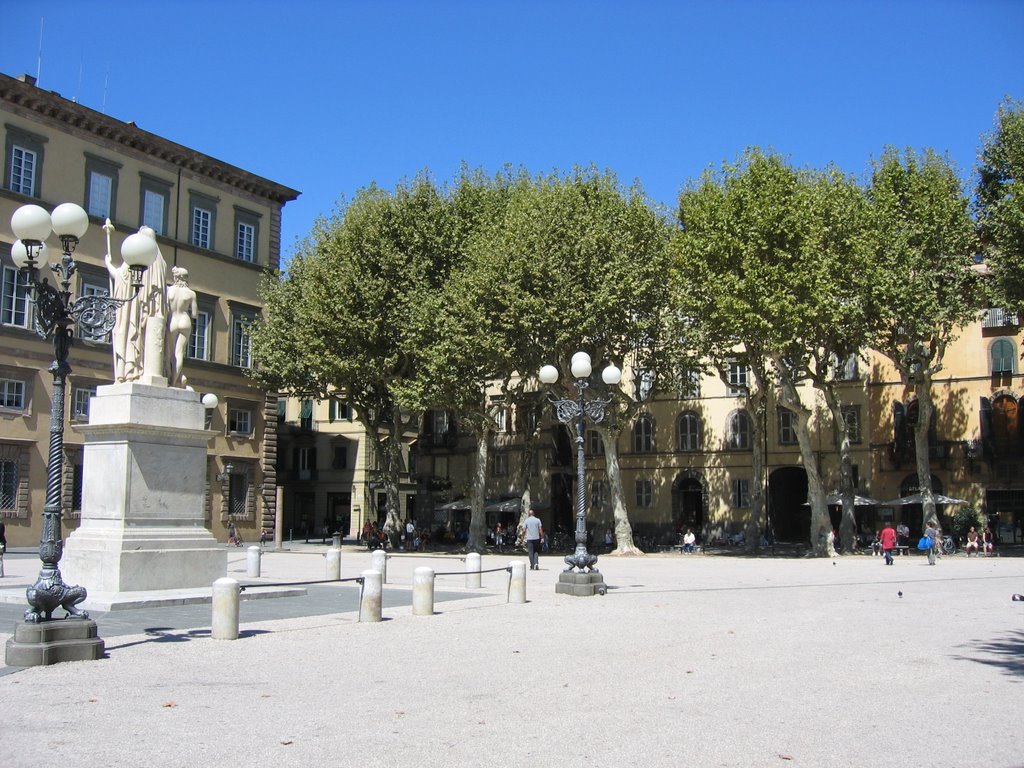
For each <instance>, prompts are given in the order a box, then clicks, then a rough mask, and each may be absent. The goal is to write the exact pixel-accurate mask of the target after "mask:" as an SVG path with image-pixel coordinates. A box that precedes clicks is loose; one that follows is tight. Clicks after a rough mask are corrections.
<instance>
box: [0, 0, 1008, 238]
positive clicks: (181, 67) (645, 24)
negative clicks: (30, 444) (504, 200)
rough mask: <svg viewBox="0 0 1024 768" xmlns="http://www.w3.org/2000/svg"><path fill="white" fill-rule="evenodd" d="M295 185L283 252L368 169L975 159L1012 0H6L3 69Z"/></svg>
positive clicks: (963, 166)
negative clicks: (894, 154) (935, 154)
mask: <svg viewBox="0 0 1024 768" xmlns="http://www.w3.org/2000/svg"><path fill="white" fill-rule="evenodd" d="M40 19H44V22H43V25H42V62H41V66H39V69H38V71H39V75H40V82H39V85H40V86H42V87H44V88H46V89H48V90H54V91H57V92H59V93H60V94H61V95H63V96H65V97H67V98H74V99H77V100H78V101H79V102H81V103H82V104H84V105H86V106H89V107H92V108H93V109H97V110H100V111H103V112H106V113H107V114H109V115H111V116H113V117H116V118H118V119H121V120H134V121H135V122H136V123H137V124H138V125H139V126H140V127H142V128H144V129H146V130H149V131H152V132H153V133H156V134H159V135H160V136H164V137H166V138H168V139H171V140H173V141H176V142H178V143H181V144H185V145H187V146H190V147H193V148H195V149H197V150H199V151H202V152H205V153H206V154H209V155H212V156H214V157H216V158H219V159H221V160H224V161H227V162H229V163H232V164H234V165H237V166H240V167H242V168H245V169H247V170H250V171H253V172H254V173H258V174H260V175H262V176H266V177H267V178H270V179H272V180H274V181H277V182H279V183H282V184H286V185H288V186H290V187H293V188H295V189H298V190H300V191H301V192H302V196H301V197H300V198H299V199H298V200H297V201H296V202H294V203H290V204H289V205H288V206H287V207H286V208H285V214H284V237H283V241H282V248H283V255H284V256H285V257H286V258H287V256H288V255H289V254H290V253H291V251H292V250H293V248H294V242H295V240H296V238H298V237H301V236H303V235H304V234H305V233H306V232H308V230H309V228H310V226H311V224H312V222H313V220H314V219H315V218H316V217H317V216H318V215H321V214H326V213H330V212H331V210H332V209H333V208H334V206H335V205H336V203H337V202H338V200H339V199H340V198H341V196H346V197H348V198H351V196H352V195H353V194H354V193H355V192H356V191H357V190H358V189H360V188H362V187H365V186H367V185H368V184H369V183H370V182H372V181H376V182H377V183H378V184H381V185H382V186H385V187H391V186H393V185H394V184H395V182H396V181H399V180H401V179H404V178H410V177H412V176H414V175H415V174H416V173H418V172H419V171H421V170H423V169H429V170H430V172H431V173H432V174H433V175H434V176H435V178H436V179H438V180H439V181H446V180H449V179H451V178H452V177H453V176H454V174H455V173H456V172H457V170H458V168H459V165H460V164H461V163H462V162H463V161H465V162H466V163H468V164H469V165H471V166H480V167H483V168H485V169H487V170H490V171H494V170H497V169H499V168H501V167H502V166H503V165H505V164H507V163H508V164H512V165H515V166H524V167H526V168H527V169H529V170H530V171H531V172H532V173H534V174H538V173H545V172H548V171H550V170H552V169H556V168H557V169H563V170H566V169H570V168H571V167H572V166H574V165H589V164H594V165H596V166H598V167H599V168H602V169H604V168H607V169H610V170H612V171H614V172H615V173H616V174H617V175H618V177H619V179H620V180H621V181H622V182H623V183H626V184H628V183H630V182H632V181H633V180H634V179H637V180H639V181H640V182H641V183H642V185H643V186H644V188H645V190H646V191H647V193H648V195H649V196H650V197H651V198H652V200H654V201H655V202H658V203H662V204H664V205H666V206H670V207H672V206H673V205H674V202H675V200H676V197H677V195H678V192H679V190H680V188H681V187H682V186H683V185H684V184H685V183H686V181H687V180H689V179H692V178H694V177H696V176H698V175H699V174H700V173H701V171H702V170H703V169H704V168H706V167H707V166H708V165H711V164H715V165H717V164H720V163H721V162H722V161H725V160H733V159H735V158H736V157H737V155H738V154H739V153H740V152H741V151H742V150H743V149H744V148H745V147H747V146H750V145H754V144H756V145H760V146H762V147H770V148H773V149H775V150H777V151H779V152H781V153H783V154H784V155H787V156H789V158H790V159H791V161H792V162H793V163H794V164H796V165H800V166H804V165H808V166H824V165H826V164H828V163H829V162H834V163H836V164H837V165H839V166H840V167H842V168H844V169H845V170H847V171H848V172H850V173H858V174H860V173H863V172H864V171H865V170H866V168H867V167H868V164H869V162H870V159H871V158H872V157H877V156H878V155H879V154H880V152H881V151H882V149H883V148H884V147H885V146H886V145H896V146H901V147H903V146H912V147H915V148H922V147H933V148H935V149H937V150H939V151H941V152H948V153H949V155H950V157H951V158H952V159H953V161H954V162H955V163H956V164H957V166H958V168H959V169H960V171H961V174H962V176H963V178H964V179H965V181H968V182H969V181H970V180H971V179H972V172H973V168H974V164H975V160H976V155H977V150H978V146H979V137H980V135H981V134H982V133H983V132H985V131H988V130H991V128H992V124H993V118H994V114H995V110H996V107H997V105H998V103H999V101H1000V100H1001V99H1002V97H1003V96H1004V95H1010V96H1012V97H1014V98H1017V99H1024V43H1022V39H1024V35H1022V33H1024V2H1021V1H1020V0H962V1H961V2H952V1H949V0H928V1H927V2H926V1H923V0H922V1H921V2H912V1H910V0H907V1H906V2H900V1H899V0H893V1H892V2H874V1H873V0H866V1H864V2H853V0H850V1H849V2H829V0H817V1H815V2H812V1H810V0H807V1H803V0H763V2H752V1H740V0H737V1H735V2H696V1H694V2H656V1H654V0H632V2H607V1H603V0H592V1H591V2H579V1H576V2H569V1H566V2H559V1H558V0H550V1H549V2H540V1H539V0H537V1H526V2H502V1H498V0H496V1H495V2H483V1H482V0H481V1H480V2H469V1H468V0H441V1H439V2H412V1H411V0H406V1H405V2H402V1H400V0H382V1H381V2H348V1H346V0H336V1H335V2H330V1H328V0H315V1H312V2H306V1H304V0H292V2H290V3H289V2H281V1H280V0H276V1H273V2H272V1H271V0H249V2H240V1H239V0H206V1H205V2H196V1H195V0H175V2H161V1H160V0H151V1H150V2H139V1H138V0H136V1H135V2H131V3H129V2H115V1H113V0H94V1H93V2H88V3H83V2H62V1H60V0H50V1H49V2H32V1H29V0H23V2H19V3H14V2H13V1H12V0H0V29H2V30H3V36H4V41H3V44H2V45H0V71H2V72H4V73H5V74H8V75H12V76H17V75H19V74H21V73H23V72H27V73H29V74H35V73H36V72H37V66H38V58H39V51H40Z"/></svg>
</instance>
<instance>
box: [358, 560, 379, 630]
mask: <svg viewBox="0 0 1024 768" xmlns="http://www.w3.org/2000/svg"><path fill="white" fill-rule="evenodd" d="M381 584H382V578H381V573H380V571H375V570H371V571H363V598H362V601H361V602H360V603H359V620H360V621H380V620H381V615H380V607H381V597H382V595H383V590H382V589H381Z"/></svg>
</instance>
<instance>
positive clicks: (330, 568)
mask: <svg viewBox="0 0 1024 768" xmlns="http://www.w3.org/2000/svg"><path fill="white" fill-rule="evenodd" d="M325 578H326V579H328V580H329V581H338V580H339V579H340V578H341V550H340V549H336V548H335V547H331V548H330V549H328V550H327V576H326V577H325Z"/></svg>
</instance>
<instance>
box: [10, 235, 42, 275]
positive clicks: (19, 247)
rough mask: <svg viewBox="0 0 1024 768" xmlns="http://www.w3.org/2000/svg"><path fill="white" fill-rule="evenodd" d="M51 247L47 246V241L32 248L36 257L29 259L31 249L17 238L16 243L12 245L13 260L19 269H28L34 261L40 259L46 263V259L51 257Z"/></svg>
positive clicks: (39, 260)
mask: <svg viewBox="0 0 1024 768" xmlns="http://www.w3.org/2000/svg"><path fill="white" fill-rule="evenodd" d="M49 252H50V249H49V248H47V247H46V243H43V244H42V245H40V246H38V247H33V248H32V254H33V255H34V256H35V259H29V251H28V248H27V247H26V246H25V244H24V243H23V242H21V240H15V241H14V245H12V246H11V261H13V262H14V266H16V267H17V268H18V269H28V267H29V265H30V264H31V262H32V261H38V262H41V263H43V264H45V263H46V259H47V258H48V257H49Z"/></svg>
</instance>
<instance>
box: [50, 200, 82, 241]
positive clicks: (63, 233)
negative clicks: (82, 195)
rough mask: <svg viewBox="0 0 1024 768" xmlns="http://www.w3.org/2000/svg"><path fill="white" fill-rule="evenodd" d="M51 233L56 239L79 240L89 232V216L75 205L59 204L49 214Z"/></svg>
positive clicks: (80, 207)
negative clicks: (68, 238)
mask: <svg viewBox="0 0 1024 768" xmlns="http://www.w3.org/2000/svg"><path fill="white" fill-rule="evenodd" d="M50 221H51V222H52V225H53V232H54V234H56V235H57V237H73V238H74V239H75V240H81V239H82V238H83V237H84V236H85V233H86V232H88V231H89V214H87V213H86V212H85V209H84V208H82V206H80V205H76V204H75V203H61V204H60V205H58V206H57V207H56V208H54V209H53V213H51V214H50Z"/></svg>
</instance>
